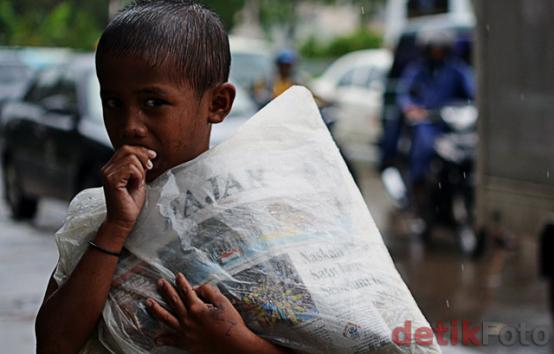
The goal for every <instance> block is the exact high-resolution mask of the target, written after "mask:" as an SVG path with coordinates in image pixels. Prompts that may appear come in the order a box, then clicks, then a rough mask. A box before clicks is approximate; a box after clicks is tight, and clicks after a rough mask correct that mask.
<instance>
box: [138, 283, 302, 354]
mask: <svg viewBox="0 0 554 354" xmlns="http://www.w3.org/2000/svg"><path fill="white" fill-rule="evenodd" d="M176 285H177V286H176V288H174V287H173V286H172V285H171V284H169V283H168V282H167V281H165V280H163V279H161V280H160V281H159V283H158V288H159V291H160V293H161V294H162V295H163V297H164V298H165V300H166V301H167V302H168V303H169V304H170V305H171V307H172V308H173V310H174V312H175V314H173V313H170V312H169V311H167V310H166V309H165V308H163V307H162V306H161V305H160V304H158V303H157V302H156V301H155V300H153V299H148V301H147V303H146V305H147V307H148V309H149V310H150V312H151V313H152V315H153V316H154V317H156V318H158V319H159V320H161V321H162V322H164V323H166V324H167V325H168V326H169V327H171V328H172V329H174V332H173V333H171V334H168V335H164V336H161V337H159V338H157V339H156V342H157V343H158V345H168V346H173V347H177V348H181V349H184V350H186V351H189V352H191V353H195V354H200V353H226V354H250V353H252V354H258V353H267V354H282V353H292V351H290V350H288V349H286V348H282V347H279V346H277V345H275V344H273V343H271V342H269V341H267V340H265V339H263V338H261V337H258V336H257V335H256V334H255V333H254V332H252V331H251V330H250V329H249V328H248V327H247V326H246V324H245V323H244V321H243V320H242V317H241V316H240V314H239V313H238V311H237V310H236V309H235V307H234V306H233V304H231V302H230V301H229V299H227V298H226V297H225V296H224V295H223V294H222V293H221V292H220V291H219V289H217V288H216V287H213V286H211V285H203V286H200V287H198V288H196V289H193V288H192V287H191V286H190V284H189V283H188V281H187V280H186V278H185V277H184V276H183V274H180V273H179V274H177V277H176Z"/></svg>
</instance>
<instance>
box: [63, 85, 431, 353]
mask: <svg viewBox="0 0 554 354" xmlns="http://www.w3.org/2000/svg"><path fill="white" fill-rule="evenodd" d="M147 188H148V189H147V200H146V203H145V206H144V208H143V211H142V213H141V215H140V217H139V219H138V221H137V224H136V227H135V229H134V231H133V232H132V234H131V235H130V236H129V238H128V241H127V243H126V250H127V252H126V254H125V256H124V257H123V258H122V260H121V261H120V263H119V266H118V270H117V272H116V274H115V275H114V279H113V285H112V289H111V291H110V294H109V299H108V301H107V304H106V306H105V308H104V312H103V321H102V324H101V326H100V328H99V333H98V338H99V340H100V341H101V342H102V344H103V345H104V347H106V348H108V349H109V350H110V351H111V352H114V353H179V352H180V351H178V350H176V349H175V348H168V347H157V346H156V345H155V343H154V340H153V338H155V336H156V335H157V334H159V333H161V331H163V330H164V328H163V327H162V325H161V324H159V323H158V322H157V321H155V320H154V319H153V318H152V317H151V316H150V315H149V314H148V312H147V311H146V308H145V305H144V301H145V300H146V299H147V298H148V297H153V298H156V299H159V301H160V302H162V299H161V298H160V297H159V295H158V294H157V292H156V289H155V284H156V281H157V279H159V278H160V277H164V278H166V279H168V280H170V281H173V280H174V275H175V273H176V272H182V273H184V274H185V276H186V277H187V278H188V279H189V281H190V282H191V284H192V285H193V286H195V285H199V284H202V283H206V282H212V283H214V284H216V285H217V286H218V287H219V288H220V289H221V291H222V292H223V293H224V294H225V295H226V296H227V297H229V299H230V300H231V301H232V302H233V304H234V305H235V306H236V307H237V309H238V310H239V312H240V313H241V315H242V317H243V318H244V320H245V322H246V323H247V325H248V326H249V327H250V328H251V329H252V330H253V331H254V332H255V333H257V334H258V335H260V336H263V337H264V338H267V339H268V340H271V341H274V342H276V343H279V344H280V345H283V346H286V347H290V348H293V349H295V350H298V351H300V352H309V353H341V354H343V353H370V352H371V353H440V349H439V347H438V346H437V345H436V343H435V342H434V341H433V342H432V343H431V344H430V345H426V346H420V345H417V344H416V343H412V344H410V345H405V346H404V345H403V346H399V345H397V344H395V343H394V342H393V341H392V338H391V334H392V332H393V329H394V328H396V327H402V326H404V323H405V321H411V323H412V328H418V327H429V324H428V323H427V321H426V320H425V318H424V317H423V315H422V314H421V312H420V310H419V309H418V307H417V305H416V303H415V301H414V300H413V298H412V296H411V294H410V292H409V290H408V289H407V287H406V286H405V284H404V282H403V281H402V279H401V278H400V276H399V274H398V272H397V271H396V269H395V267H394V264H393V262H392V260H391V258H390V256H389V253H388V251H387V249H386V248H385V246H384V244H383V241H382V239H381V236H380V234H379V231H378V230H377V228H376V226H375V224H374V222H373V219H372V217H371V215H370V214H369V211H368V209H367V207H366V205H365V203H364V201H363V198H362V196H361V195H360V192H359V191H358V189H357V187H356V185H355V184H354V181H353V180H352V177H351V176H350V174H349V172H348V170H347V168H346V165H345V163H344V161H343V160H342V157H341V156H340V154H339V152H338V149H337V147H336V145H335V143H334V142H333V140H332V138H331V136H330V134H329V132H328V130H327V128H326V127H325V125H324V124H323V122H322V120H321V117H320V115H319V112H318V109H317V107H316V105H315V103H314V101H313V98H312V97H311V94H310V93H309V92H308V91H307V90H306V89H304V88H302V87H293V88H291V89H290V90H288V91H287V92H286V93H284V94H283V95H282V96H280V97H278V98H277V99H275V100H274V101H273V102H271V103H270V104H269V105H268V106H266V107H265V108H264V109H262V110H261V111H260V112H259V113H258V114H256V115H255V116H254V117H253V118H252V119H250V120H249V121H248V122H247V123H246V124H245V125H244V126H243V127H242V128H241V129H240V130H239V132H238V133H237V134H236V135H235V136H234V137H232V138H230V139H229V140H228V141H226V142H223V143H222V144H220V145H218V146H216V147H215V148H213V149H211V150H209V151H207V152H206V153H204V154H202V155H200V156H199V157H198V158H196V159H195V160H193V161H189V162H187V163H185V164H183V165H180V166H177V167H175V168H173V169H172V170H170V171H167V172H166V173H165V174H163V175H162V176H160V177H159V178H157V179H156V180H155V181H154V182H152V183H151V184H150V185H148V186H147ZM104 216H105V205H104V200H103V194H102V191H101V189H96V190H88V191H85V192H82V193H81V194H80V195H78V196H77V197H76V198H75V199H74V200H73V202H72V203H71V205H70V210H69V215H68V219H67V221H66V224H65V225H64V227H63V228H62V229H61V230H60V231H59V232H58V234H57V243H58V248H59V251H60V262H59V264H58V269H57V271H56V273H55V279H56V280H57V281H58V283H62V282H63V281H65V279H66V278H67V276H68V275H69V274H70V273H71V271H72V270H73V269H74V267H75V265H76V263H77V262H78V260H79V258H80V257H81V255H82V254H83V252H84V250H85V249H86V241H88V240H89V239H91V238H92V237H94V234H95V232H96V230H97V229H98V227H99V225H100V224H101V222H102V221H103V218H104Z"/></svg>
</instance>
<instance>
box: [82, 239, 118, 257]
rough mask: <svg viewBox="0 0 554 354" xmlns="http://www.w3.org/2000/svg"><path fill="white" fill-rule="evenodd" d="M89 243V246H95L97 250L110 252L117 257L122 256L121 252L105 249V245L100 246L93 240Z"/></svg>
mask: <svg viewBox="0 0 554 354" xmlns="http://www.w3.org/2000/svg"><path fill="white" fill-rule="evenodd" d="M88 244H89V246H91V247H92V248H94V249H95V250H97V251H100V252H102V253H105V254H109V255H110V256H115V257H120V256H121V253H118V252H113V251H110V250H107V249H105V248H104V247H100V246H98V245H97V244H95V243H94V242H92V241H89V242H88Z"/></svg>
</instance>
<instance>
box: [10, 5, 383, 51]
mask: <svg viewBox="0 0 554 354" xmlns="http://www.w3.org/2000/svg"><path fill="white" fill-rule="evenodd" d="M129 1H131V0H121V1H120V2H121V3H127V2H129ZM198 1H199V2H201V3H203V4H205V5H206V6H208V7H210V8H211V9H213V10H214V11H216V12H217V13H218V14H219V15H220V16H221V18H222V20H223V22H224V24H225V27H226V28H227V29H228V30H230V29H231V28H233V26H234V25H235V24H236V21H237V19H238V17H237V13H238V12H239V11H240V10H241V9H242V8H243V7H244V5H245V3H246V2H248V1H256V2H258V4H259V18H260V23H261V25H262V27H263V28H264V29H265V30H268V29H269V28H270V27H271V26H275V25H281V26H288V28H289V29H290V30H291V32H293V29H294V25H295V23H296V16H295V14H296V8H297V6H298V4H300V3H301V2H318V3H328V4H332V3H349V4H352V3H354V4H356V5H359V6H361V7H363V8H364V9H365V11H362V13H366V14H369V13H371V11H372V9H374V8H375V4H379V3H382V2H384V0H279V1H275V0H198ZM108 4H109V0H93V1H90V0H0V45H23V46H25V45H42V46H67V47H73V48H79V49H93V48H94V46H95V44H96V42H97V40H98V37H99V35H100V33H101V32H102V30H103V29H104V27H105V26H106V24H107V23H108ZM286 28H287V27H286Z"/></svg>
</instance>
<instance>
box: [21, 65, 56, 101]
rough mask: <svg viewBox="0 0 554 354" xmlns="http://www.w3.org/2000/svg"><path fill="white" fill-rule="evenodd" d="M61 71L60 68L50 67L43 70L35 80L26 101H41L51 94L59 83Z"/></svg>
mask: <svg viewBox="0 0 554 354" xmlns="http://www.w3.org/2000/svg"><path fill="white" fill-rule="evenodd" d="M60 79H61V72H60V70H59V69H58V68H48V69H44V70H42V71H41V72H40V73H39V74H38V76H37V78H36V80H35V82H34V83H33V84H32V85H31V87H30V89H29V91H28V92H27V95H26V96H25V101H28V102H33V103H39V102H40V101H42V100H43V99H44V98H46V97H48V96H51V95H52V94H53V92H54V90H55V89H56V85H58V84H59V81H60Z"/></svg>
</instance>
